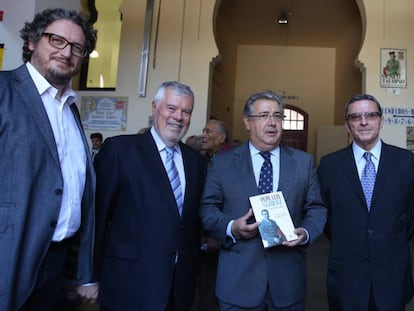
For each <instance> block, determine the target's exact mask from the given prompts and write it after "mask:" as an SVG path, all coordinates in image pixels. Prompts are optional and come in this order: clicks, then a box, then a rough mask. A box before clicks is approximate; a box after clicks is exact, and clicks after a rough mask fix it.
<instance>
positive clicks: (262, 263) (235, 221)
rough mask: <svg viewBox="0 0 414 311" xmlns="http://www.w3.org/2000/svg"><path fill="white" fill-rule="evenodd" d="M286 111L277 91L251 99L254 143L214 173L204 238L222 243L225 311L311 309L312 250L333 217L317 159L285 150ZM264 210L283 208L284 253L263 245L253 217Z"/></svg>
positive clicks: (205, 203) (203, 213)
mask: <svg viewBox="0 0 414 311" xmlns="http://www.w3.org/2000/svg"><path fill="white" fill-rule="evenodd" d="M283 109H284V105H283V102H282V99H281V98H280V97H279V96H278V95H277V94H275V93H273V92H271V91H266V92H262V93H256V94H253V95H252V96H250V98H249V99H248V100H247V102H246V104H245V107H244V111H243V115H244V116H243V122H244V125H245V127H246V130H247V131H248V132H249V141H248V142H246V143H244V144H242V145H240V146H238V147H235V148H233V149H231V150H230V151H228V152H225V153H220V154H217V155H216V156H215V157H214V158H213V160H212V162H211V165H210V167H209V169H208V173H207V179H206V184H205V187H204V193H203V196H202V200H201V208H200V217H201V221H202V225H203V228H204V230H205V231H206V232H207V233H208V234H210V235H211V236H213V237H214V238H215V239H216V240H218V241H219V242H220V243H221V250H220V255H219V256H220V259H219V266H218V273H217V282H216V295H217V298H218V301H219V305H220V310H228V311H230V310H231V311H236V310H240V311H241V310H255V311H261V310H269V311H281V310H284V311H285V310H291V311H299V310H304V308H305V294H306V261H305V249H306V247H308V246H309V245H310V244H311V243H313V242H314V241H315V240H316V238H317V237H318V236H319V235H320V234H321V232H322V230H323V228H324V225H325V222H326V210H325V208H324V205H323V202H322V199H321V195H320V187H319V182H318V179H317V176H316V172H315V168H314V163H313V159H312V156H311V155H309V154H308V153H305V152H302V151H299V150H296V149H293V148H290V147H285V146H280V145H279V144H280V141H281V137H282V121H283V118H284V114H283ZM262 196H264V197H262ZM256 200H258V201H259V203H253V202H256ZM251 202H252V203H251ZM279 203H281V204H279ZM261 204H263V206H267V207H269V209H270V207H272V208H273V207H275V208H276V207H277V206H279V205H280V208H281V210H280V211H281V213H279V212H278V215H282V214H283V215H284V216H283V219H284V220H286V221H284V223H285V224H286V227H289V228H290V227H292V230H291V231H292V232H286V231H284V233H285V235H286V237H287V236H288V235H289V236H290V238H287V241H284V242H282V244H281V245H279V246H275V247H270V248H266V247H264V245H263V243H262V237H261V236H260V233H259V230H258V227H259V224H260V222H259V221H256V220H257V219H260V220H261V219H262V216H261V215H260V212H259V214H253V209H252V207H253V205H256V206H257V205H259V206H260V205H261ZM254 216H256V218H255V217H254ZM279 225H280V223H279ZM282 229H283V228H282ZM275 230H276V229H275Z"/></svg>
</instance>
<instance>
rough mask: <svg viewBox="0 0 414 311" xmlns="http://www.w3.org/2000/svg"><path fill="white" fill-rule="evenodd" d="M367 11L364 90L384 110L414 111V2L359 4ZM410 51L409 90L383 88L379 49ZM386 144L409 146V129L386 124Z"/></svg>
mask: <svg viewBox="0 0 414 311" xmlns="http://www.w3.org/2000/svg"><path fill="white" fill-rule="evenodd" d="M357 2H358V4H359V6H360V7H362V8H363V10H364V11H365V12H366V16H364V24H365V25H366V26H365V39H364V41H363V45H362V49H361V52H360V54H359V57H358V61H359V62H360V63H361V65H362V66H363V68H364V70H365V77H366V80H365V91H366V92H367V93H370V94H372V95H374V96H375V97H377V98H378V100H379V101H380V102H381V104H382V106H384V107H399V108H414V102H413V98H414V84H413V83H414V61H413V55H414V40H413V29H414V2H413V1H412V0H383V1H377V0H365V1H361V0H358V1H357ZM381 48H395V49H406V50H407V56H408V59H407V81H408V82H407V84H408V86H407V88H406V89H398V90H396V91H397V94H392V93H393V92H392V90H390V89H387V88H381V87H380V80H379V75H380V72H381V68H380V49H381ZM381 137H382V138H383V139H384V140H385V142H388V143H391V144H394V145H397V146H400V147H403V148H405V147H406V126H405V125H385V126H384V128H383V130H382V133H381Z"/></svg>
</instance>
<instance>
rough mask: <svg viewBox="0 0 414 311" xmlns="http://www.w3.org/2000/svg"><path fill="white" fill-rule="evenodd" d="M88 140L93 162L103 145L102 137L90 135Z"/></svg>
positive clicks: (97, 134) (98, 134) (94, 134)
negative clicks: (90, 145) (90, 143)
mask: <svg viewBox="0 0 414 311" xmlns="http://www.w3.org/2000/svg"><path fill="white" fill-rule="evenodd" d="M90 138H91V142H92V151H91V154H92V160H95V156H96V155H97V154H98V152H99V149H101V146H102V143H103V136H102V134H101V133H92V134H91V136H90Z"/></svg>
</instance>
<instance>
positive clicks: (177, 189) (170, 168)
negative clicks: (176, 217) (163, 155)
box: [165, 147, 183, 215]
mask: <svg viewBox="0 0 414 311" xmlns="http://www.w3.org/2000/svg"><path fill="white" fill-rule="evenodd" d="M165 151H166V152H167V159H166V161H165V169H166V170H167V174H168V179H169V180H170V184H171V189H172V191H173V192H174V197H175V201H176V202H177V207H178V212H179V213H180V215H181V212H182V209H183V192H182V189H181V182H180V176H179V175H178V170H177V167H176V166H175V163H174V152H175V149H174V148H172V147H165Z"/></svg>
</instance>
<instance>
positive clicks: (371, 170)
mask: <svg viewBox="0 0 414 311" xmlns="http://www.w3.org/2000/svg"><path fill="white" fill-rule="evenodd" d="M371 156H372V154H371V153H370V152H365V153H364V158H365V160H366V164H365V167H364V170H363V171H362V175H361V185H362V190H363V191H364V195H365V200H366V201H367V207H368V210H370V209H371V199H372V193H373V192H374V186H375V176H376V172H375V166H374V162H372V160H371Z"/></svg>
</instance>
